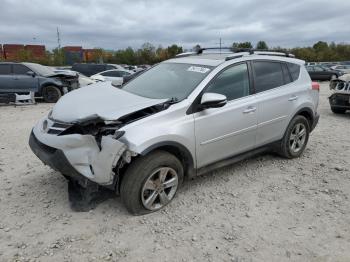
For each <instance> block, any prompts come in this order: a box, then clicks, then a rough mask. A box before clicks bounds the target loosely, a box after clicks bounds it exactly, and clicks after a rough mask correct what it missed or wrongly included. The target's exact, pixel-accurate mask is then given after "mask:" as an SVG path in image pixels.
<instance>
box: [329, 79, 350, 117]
mask: <svg viewBox="0 0 350 262" xmlns="http://www.w3.org/2000/svg"><path fill="white" fill-rule="evenodd" d="M330 89H331V90H332V91H333V93H332V95H331V96H329V103H330V106H331V108H332V109H333V110H334V109H335V110H338V111H339V112H342V111H344V112H345V111H346V110H350V79H344V80H343V79H336V80H332V81H331V83H330Z"/></svg>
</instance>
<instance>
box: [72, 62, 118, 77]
mask: <svg viewBox="0 0 350 262" xmlns="http://www.w3.org/2000/svg"><path fill="white" fill-rule="evenodd" d="M112 69H123V67H122V66H120V65H115V64H92V63H86V64H85V63H76V64H74V65H73V66H72V70H73V71H77V72H79V73H81V74H83V75H86V76H92V75H95V74H97V73H100V72H103V71H106V70H112Z"/></svg>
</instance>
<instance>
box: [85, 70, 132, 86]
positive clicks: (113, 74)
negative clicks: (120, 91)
mask: <svg viewBox="0 0 350 262" xmlns="http://www.w3.org/2000/svg"><path fill="white" fill-rule="evenodd" d="M133 73H134V72H132V71H129V70H125V69H113V70H107V71H104V72H101V73H98V74H95V75H92V76H90V78H91V79H93V80H95V81H103V82H104V81H113V84H114V85H122V84H123V77H124V76H129V75H132V74H133Z"/></svg>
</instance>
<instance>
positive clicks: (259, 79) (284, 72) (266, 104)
mask: <svg viewBox="0 0 350 262" xmlns="http://www.w3.org/2000/svg"><path fill="white" fill-rule="evenodd" d="M296 66H298V65H296ZM252 68H253V72H254V87H255V92H256V100H257V104H258V110H257V111H258V130H257V136H256V144H257V147H259V146H262V145H265V144H268V143H270V142H274V141H276V140H279V139H281V138H282V136H283V134H284V131H285V129H286V127H287V125H288V121H289V116H290V115H291V114H292V113H293V108H294V107H293V103H295V102H296V101H297V100H298V90H297V88H295V87H294V85H293V83H291V82H292V78H291V75H290V73H289V70H288V67H287V64H286V63H284V62H279V61H270V60H257V61H253V62H252ZM299 73H300V67H299Z"/></svg>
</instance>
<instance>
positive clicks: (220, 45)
mask: <svg viewBox="0 0 350 262" xmlns="http://www.w3.org/2000/svg"><path fill="white" fill-rule="evenodd" d="M216 44H219V49H220V54H221V49H222V44H223V42H222V39H221V37H220V39H219V43H216Z"/></svg>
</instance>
